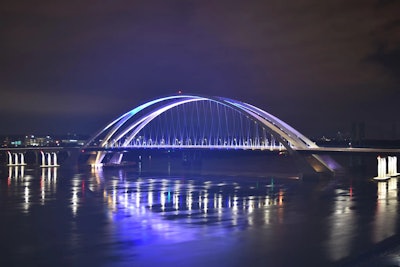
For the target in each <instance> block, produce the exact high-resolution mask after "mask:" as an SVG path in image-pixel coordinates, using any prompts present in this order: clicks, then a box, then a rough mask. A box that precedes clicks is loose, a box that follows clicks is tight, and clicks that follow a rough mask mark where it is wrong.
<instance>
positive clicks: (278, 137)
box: [83, 94, 398, 172]
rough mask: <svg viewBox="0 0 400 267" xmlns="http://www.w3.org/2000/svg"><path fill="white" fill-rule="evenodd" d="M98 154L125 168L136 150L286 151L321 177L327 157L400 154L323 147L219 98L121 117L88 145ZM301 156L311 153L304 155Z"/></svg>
mask: <svg viewBox="0 0 400 267" xmlns="http://www.w3.org/2000/svg"><path fill="white" fill-rule="evenodd" d="M83 149H88V150H96V151H97V152H96V154H95V155H94V156H93V157H92V158H91V159H90V164H91V165H92V166H101V165H102V164H103V163H105V162H104V160H105V156H106V155H107V153H110V152H115V153H114V155H113V156H112V157H107V158H108V159H107V160H108V162H107V163H110V164H120V163H121V161H122V157H123V153H122V152H123V151H125V150H132V149H187V150H190V149H197V150H202V149H207V150H212V149H220V150H222V149H223V150H261V151H263V150H264V151H268V150H270V151H282V152H284V153H287V154H289V155H291V156H293V157H296V158H298V159H299V161H304V158H308V159H309V160H308V162H309V163H310V162H312V163H310V164H309V165H310V166H311V167H312V169H313V170H314V171H316V172H320V171H324V172H334V171H335V169H334V168H335V166H337V165H335V164H332V163H333V161H332V160H331V159H329V158H328V157H326V156H324V157H322V155H321V154H323V153H328V152H329V153H330V152H346V153H347V152H351V153H377V152H379V153H398V150H385V151H382V150H380V151H378V150H376V149H368V148H322V147H319V146H317V145H316V144H315V143H314V142H313V141H311V140H310V139H308V138H307V137H306V136H304V135H303V134H301V133H300V132H299V131H297V130H296V129H295V128H293V127H292V126H290V125H289V124H287V123H286V122H284V121H282V120H280V119H279V118H277V117H276V116H274V115H272V114H270V113H268V112H266V111H264V110H262V109H260V108H258V107H255V106H253V105H251V104H248V103H245V102H242V101H238V100H234V99H230V98H225V97H217V96H203V95H192V94H189V95H186V94H178V95H171V96H166V97H160V98H157V99H154V100H151V101H148V102H146V103H144V104H142V105H139V106H137V107H135V108H133V109H132V110H130V111H128V112H126V113H124V114H122V115H120V116H119V117H117V118H116V119H115V120H113V121H111V122H110V123H109V124H107V125H106V126H105V127H104V128H102V129H100V130H99V131H98V132H97V133H96V134H95V135H94V136H92V138H90V139H89V140H88V142H87V143H86V144H85V146H84V147H83ZM301 154H307V155H305V156H304V155H303V156H301Z"/></svg>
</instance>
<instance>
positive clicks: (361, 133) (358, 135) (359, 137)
mask: <svg viewBox="0 0 400 267" xmlns="http://www.w3.org/2000/svg"><path fill="white" fill-rule="evenodd" d="M351 140H352V143H353V144H361V143H362V142H363V141H364V140H365V123H364V122H353V124H352V127H351Z"/></svg>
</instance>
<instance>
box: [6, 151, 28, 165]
mask: <svg viewBox="0 0 400 267" xmlns="http://www.w3.org/2000/svg"><path fill="white" fill-rule="evenodd" d="M7 154H8V163H7V165H8V166H22V165H26V163H25V157H24V153H12V154H11V152H10V151H7Z"/></svg>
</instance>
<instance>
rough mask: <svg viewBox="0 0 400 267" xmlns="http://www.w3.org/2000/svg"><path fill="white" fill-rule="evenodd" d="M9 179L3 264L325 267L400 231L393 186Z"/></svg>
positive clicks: (262, 180) (89, 176) (105, 175)
mask: <svg viewBox="0 0 400 267" xmlns="http://www.w3.org/2000/svg"><path fill="white" fill-rule="evenodd" d="M2 175H3V176H2V177H1V180H0V212H1V214H2V217H1V220H0V234H1V236H2V242H1V251H2V254H3V257H1V258H0V263H1V266H11V265H17V266H23V265H27V266H32V265H37V266H55V265H57V266H61V265H63V266H94V265H95V266H132V265H134V266H156V265H164V266H172V265H180V266H189V265H190V266H204V265H209V266H245V265H246V266H294V265H296V266H297V265H298V263H299V262H300V263H302V265H307V266H329V265H335V263H336V262H338V261H341V260H343V259H345V258H347V257H349V256H352V255H356V254H358V253H360V252H362V251H368V249H369V248H370V247H372V246H373V245H374V244H375V243H379V242H381V241H383V240H385V239H386V238H388V237H391V236H393V235H394V234H396V233H397V229H399V223H398V216H397V213H398V200H397V198H398V195H397V180H396V179H391V180H389V181H388V182H380V183H373V182H370V181H368V179H364V178H361V179H359V180H354V179H351V177H343V178H334V179H329V180H319V181H314V182H307V181H302V180H299V179H289V177H286V178H285V177H284V176H282V175H281V176H280V177H279V178H278V177H275V176H273V175H265V176H259V177H244V176H243V177H242V176H238V177H233V176H229V177H224V176H207V175H198V176H196V175H190V176H187V175H186V176H184V175H182V176H176V177H163V176H154V175H152V176H142V175H139V174H138V173H137V172H135V171H130V170H127V171H122V170H119V171H118V170H115V171H103V172H101V171H95V172H82V173H75V172H68V171H61V170H58V169H44V170H36V169H29V168H25V169H24V170H22V169H15V168H12V169H11V170H5V171H4V173H2Z"/></svg>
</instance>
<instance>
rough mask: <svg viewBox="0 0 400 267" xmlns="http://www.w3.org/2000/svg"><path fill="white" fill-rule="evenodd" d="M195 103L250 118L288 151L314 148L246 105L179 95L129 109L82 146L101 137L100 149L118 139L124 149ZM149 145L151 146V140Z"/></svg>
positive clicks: (227, 100)
mask: <svg viewBox="0 0 400 267" xmlns="http://www.w3.org/2000/svg"><path fill="white" fill-rule="evenodd" d="M197 101H211V102H215V103H218V104H220V105H224V106H226V107H229V108H231V109H233V110H236V111H238V112H240V113H243V114H246V115H248V116H250V117H251V118H252V119H253V120H255V121H257V122H259V123H260V124H262V125H263V126H265V127H266V128H268V129H269V132H271V134H272V135H273V136H274V138H275V139H276V140H278V141H279V142H280V143H281V144H282V145H283V146H284V147H285V148H286V149H287V150H288V151H289V152H291V151H293V150H296V149H307V148H315V147H317V145H315V143H314V142H312V141H311V140H310V139H308V138H307V137H305V136H304V135H303V134H301V133H300V132H298V131H297V130H296V129H294V128H293V127H291V126H290V125H288V124H287V123H285V122H283V121H282V120H280V119H278V118H277V117H275V116H273V115H272V114H270V113H268V112H266V111H264V110H262V109H260V108H257V107H255V106H252V105H250V104H247V103H244V102H241V101H238V100H234V99H229V98H224V97H209V96H200V95H181V94H179V95H172V96H166V97H161V98H158V99H155V100H152V101H149V102H146V103H144V104H142V105H140V106H138V107H136V108H134V109H132V110H130V111H129V112H127V113H125V114H123V115H121V116H120V117H118V118H117V119H115V120H114V121H112V122H111V123H109V124H108V125H107V126H106V127H104V128H103V129H101V130H100V131H99V132H98V133H97V134H96V135H94V136H93V137H92V138H91V139H90V140H89V141H88V142H87V144H86V146H90V145H92V144H93V142H94V141H96V140H97V139H99V137H100V136H101V135H104V138H102V139H101V142H100V143H99V146H100V147H106V146H114V145H115V144H118V143H119V142H120V141H121V140H124V141H123V143H122V145H121V146H122V147H127V146H129V143H130V142H131V141H132V140H134V138H135V137H136V134H137V133H138V132H140V130H141V129H143V128H144V127H145V126H146V125H147V124H149V123H150V122H151V121H152V120H153V119H155V118H156V117H157V116H159V115H160V114H162V113H164V112H166V111H168V110H170V109H173V108H175V107H177V106H180V105H183V104H186V103H190V102H197ZM135 116H136V117H135ZM132 121H133V122H132ZM250 141H251V140H250ZM151 143H152V144H153V141H152V142H151ZM251 144H253V142H251ZM187 147H188V148H190V147H193V145H187Z"/></svg>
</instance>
